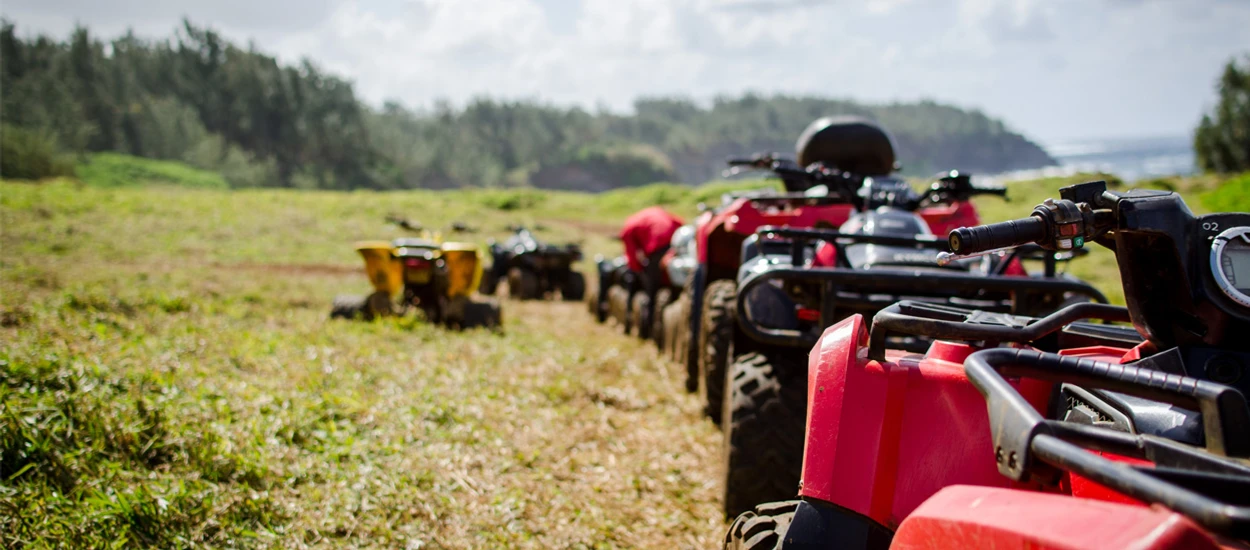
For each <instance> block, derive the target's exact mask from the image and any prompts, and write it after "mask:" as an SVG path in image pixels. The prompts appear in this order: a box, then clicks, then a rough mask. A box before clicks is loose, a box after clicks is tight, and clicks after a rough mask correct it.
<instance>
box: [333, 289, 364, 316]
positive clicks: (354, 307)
mask: <svg viewBox="0 0 1250 550" xmlns="http://www.w3.org/2000/svg"><path fill="white" fill-rule="evenodd" d="M368 303H369V297H368V296H360V295H358V294H343V295H340V296H335V297H334V304H333V305H331V306H330V318H331V319H361V318H364V316H365V308H366V307H367V306H368Z"/></svg>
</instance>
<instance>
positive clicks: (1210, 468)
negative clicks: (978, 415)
mask: <svg viewBox="0 0 1250 550" xmlns="http://www.w3.org/2000/svg"><path fill="white" fill-rule="evenodd" d="M1065 311H1066V310H1065ZM964 371H965V372H966V373H967V376H968V379H969V381H971V382H972V384H973V385H974V386H975V387H976V388H977V390H978V391H980V392H981V395H983V396H984V397H985V400H986V405H987V407H988V409H989V419H990V429H991V432H992V434H993V442H994V444H993V449H991V450H990V451H992V452H993V453H994V456H995V460H996V462H997V463H998V469H999V472H1000V473H1002V474H1003V475H1005V476H1007V477H1009V478H1011V479H1013V480H1016V481H1024V480H1029V479H1032V480H1036V481H1043V482H1048V483H1054V482H1055V481H1056V479H1057V477H1058V474H1059V473H1061V472H1070V473H1072V474H1076V475H1079V476H1082V477H1085V478H1087V479H1090V480H1092V481H1094V482H1096V483H1099V484H1101V485H1104V486H1106V487H1109V488H1111V489H1112V490H1114V491H1117V492H1119V493H1121V494H1124V495H1127V496H1129V497H1132V498H1135V499H1138V500H1141V501H1144V502H1146V503H1149V504H1160V505H1163V506H1166V507H1168V508H1170V509H1172V510H1175V511H1177V512H1179V513H1181V514H1184V515H1186V516H1188V517H1190V518H1191V519H1193V520H1194V521H1195V522H1197V523H1199V524H1201V525H1202V526H1204V527H1206V528H1208V529H1211V530H1212V531H1215V532H1218V533H1221V534H1225V535H1229V536H1233V537H1236V538H1238V539H1242V540H1245V539H1247V537H1250V466H1247V463H1246V461H1245V460H1244V459H1245V458H1246V457H1247V456H1250V409H1247V406H1246V400H1245V397H1244V396H1243V395H1242V394H1241V392H1239V391H1237V390H1236V389H1234V388H1231V387H1229V386H1225V385H1222V384H1218V383H1215V382H1211V381H1207V380H1200V379H1196V378H1190V377H1186V376H1180V375H1176V374H1168V373H1163V372H1160V371H1156V370H1152V369H1146V368H1141V367H1137V366H1133V365H1121V364H1112V363H1106V362H1101V361H1093V360H1090V359H1083V358H1076V357H1064V356H1060V355H1056V354H1050V353H1041V352H1037V351H1033V350H1023V349H1009V348H995V349H989V350H982V351H978V352H976V353H974V354H972V355H971V356H969V357H968V359H967V360H966V361H965V362H964ZM1004 376H1012V377H1017V376H1018V377H1026V378H1035V379H1041V380H1047V381H1051V382H1055V383H1071V384H1076V385H1079V386H1081V387H1084V388H1096V389H1103V390H1110V391H1115V392H1120V393H1125V394H1129V395H1133V396H1137V397H1141V398H1145V399H1150V400H1155V401H1160V402H1163V403H1168V404H1172V405H1174V406H1178V407H1183V408H1187V409H1190V410H1194V411H1198V412H1199V413H1201V415H1202V424H1203V434H1204V439H1205V448H1198V447H1192V446H1189V445H1185V444H1182V443H1178V442H1176V441H1173V440H1170V439H1166V438H1163V437H1159V436H1154V435H1144V434H1138V435H1134V434H1127V433H1123V432H1119V431H1115V430H1113V429H1109V428H1105V427H1098V426H1091V425H1085V424H1076V423H1070V422H1061V421H1056V420H1048V419H1044V418H1043V417H1042V416H1041V414H1039V413H1038V412H1037V411H1036V410H1035V409H1034V408H1033V406H1032V405H1030V404H1029V402H1028V401H1027V400H1026V399H1025V398H1024V397H1023V396H1022V395H1021V394H1020V393H1019V392H1018V391H1016V389H1015V387H1014V386H1012V385H1011V384H1010V383H1008V382H1007V379H1006V378H1004ZM1090 451H1101V452H1107V453H1113V454H1116V455H1121V456H1125V457H1131V458H1137V459H1142V460H1148V461H1150V462H1152V463H1154V466H1153V467H1143V466H1136V465H1129V464H1126V463H1122V462H1115V461H1113V460H1110V459H1107V458H1105V457H1103V456H1100V455H1098V454H1095V453H1093V452H1090ZM1230 457H1233V458H1230Z"/></svg>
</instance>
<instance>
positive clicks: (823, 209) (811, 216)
mask: <svg viewBox="0 0 1250 550" xmlns="http://www.w3.org/2000/svg"><path fill="white" fill-rule="evenodd" d="M852 210H854V208H853V207H852V206H851V205H849V204H828V205H820V206H806V205H802V204H798V205H789V206H787V207H785V208H781V207H775V206H771V205H769V206H765V207H764V209H763V210H761V209H759V208H756V206H755V203H754V202H753V201H752V200H751V199H749V198H740V199H737V200H735V201H734V202H732V203H730V204H729V206H727V207H725V208H723V209H721V210H719V211H717V212H716V213H714V214H712V215H711V216H710V217H707V218H704V217H703V216H700V217H699V218H698V219H697V221H696V224H697V225H696V227H695V239H697V241H698V246H697V248H698V252H699V263H707V262H708V257H707V255H708V246H709V243H708V242H707V241H708V237H709V236H710V235H711V234H712V232H713V231H715V230H716V228H718V227H722V226H723V227H724V228H725V231H728V232H730V233H734V234H738V235H743V236H746V235H750V234H752V233H755V231H756V230H757V229H759V228H761V227H764V226H766V225H775V226H777V227H802V228H806V227H814V226H815V225H816V222H818V221H825V222H828V223H829V224H831V225H833V226H834V227H837V226H839V225H842V224H843V223H845V222H846V220H847V218H850V217H851V212H852Z"/></svg>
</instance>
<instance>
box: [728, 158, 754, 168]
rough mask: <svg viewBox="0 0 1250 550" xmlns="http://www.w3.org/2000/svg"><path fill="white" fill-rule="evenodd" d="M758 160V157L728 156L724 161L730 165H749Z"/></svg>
mask: <svg viewBox="0 0 1250 550" xmlns="http://www.w3.org/2000/svg"><path fill="white" fill-rule="evenodd" d="M758 161H759V159H755V158H751V157H729V158H727V159H725V163H726V164H728V165H730V166H751V165H753V164H755V163H756V162H758Z"/></svg>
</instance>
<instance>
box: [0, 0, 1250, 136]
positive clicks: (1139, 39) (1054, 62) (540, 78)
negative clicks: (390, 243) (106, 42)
mask: <svg viewBox="0 0 1250 550" xmlns="http://www.w3.org/2000/svg"><path fill="white" fill-rule="evenodd" d="M0 11H3V13H4V14H5V16H6V17H9V18H10V19H13V20H15V21H16V22H17V24H18V25H19V29H25V30H26V31H27V32H29V31H30V30H31V29H35V30H39V31H46V32H51V33H54V34H57V35H60V36H65V35H66V34H67V33H68V32H69V30H70V29H71V28H72V27H73V25H74V23H75V22H76V21H77V22H82V23H84V24H87V25H89V26H90V27H91V28H92V29H93V30H95V31H97V32H98V34H100V33H102V34H105V35H116V34H118V33H120V32H122V31H123V30H124V29H125V28H126V27H127V26H133V27H134V28H135V29H136V30H137V31H138V32H140V33H142V34H146V35H150V36H163V35H167V34H168V33H169V32H170V31H171V30H172V29H173V28H174V27H175V26H176V25H177V22H178V20H179V18H180V17H181V16H183V15H186V16H188V17H190V18H191V20H192V21H194V22H196V23H199V24H208V25H212V26H214V27H217V28H219V29H220V30H221V31H223V33H224V34H226V35H227V36H229V37H231V38H233V39H235V40H240V41H245V40H248V39H254V40H255V41H256V43H257V44H258V45H259V46H260V47H261V48H262V49H264V50H267V51H271V52H274V53H275V54H277V55H278V56H279V57H280V58H281V59H283V60H286V61H295V60H298V59H300V58H301V57H309V58H312V59H313V60H315V61H316V62H317V63H319V64H321V65H322V66H324V67H326V68H327V69H328V70H331V71H333V72H336V73H340V74H342V75H345V76H348V77H350V78H352V79H354V80H355V81H356V83H357V86H356V88H357V90H358V91H359V92H360V93H361V94H362V96H363V97H365V98H366V99H367V100H368V101H370V102H373V103H380V102H381V101H383V100H384V99H398V100H400V101H402V102H404V103H407V104H410V105H414V106H428V105H431V104H432V103H433V102H434V101H435V100H436V99H439V98H447V99H451V100H452V101H453V102H463V101H465V100H467V99H468V98H471V97H474V96H483V95H488V96H494V97H508V98H518V97H534V98H540V99H544V100H548V101H554V102H557V103H577V104H581V105H583V106H586V107H593V106H595V105H599V104H607V105H609V106H612V107H614V108H618V109H624V108H628V106H629V105H630V103H631V102H632V100H633V99H634V98H636V97H638V96H640V95H688V96H693V97H696V98H710V97H712V96H714V95H716V94H721V93H728V94H736V93H740V92H742V91H745V90H753V91H759V92H764V93H772V92H785V93H794V94H821V95H832V96H839V97H846V96H851V97H855V98H859V99H864V100H870V101H890V100H895V99H916V98H922V97H929V98H935V99H939V100H943V101H948V102H954V103H957V104H960V105H965V106H976V107H982V108H984V109H985V110H987V111H988V112H990V113H992V114H995V115H999V116H1003V117H1004V118H1006V119H1007V121H1008V122H1009V123H1010V124H1012V125H1013V126H1015V127H1016V128H1018V129H1021V130H1023V131H1025V132H1027V133H1031V134H1033V135H1040V136H1042V137H1048V138H1049V137H1067V136H1079V135H1117V134H1161V133H1180V132H1185V131H1187V130H1188V129H1189V128H1190V127H1191V126H1192V125H1193V123H1194V122H1195V121H1196V120H1197V118H1198V116H1199V113H1200V111H1201V110H1202V108H1203V107H1204V106H1206V105H1207V104H1208V103H1210V102H1211V101H1213V97H1214V92H1213V89H1212V83H1213V81H1214V78H1215V77H1216V76H1217V75H1218V73H1219V71H1220V68H1221V65H1222V63H1223V62H1224V61H1226V60H1227V59H1228V58H1229V57H1230V56H1231V55H1233V54H1234V53H1236V52H1238V51H1250V38H1248V37H1247V35H1246V34H1245V32H1244V29H1246V28H1250V2H1244V1H1240V0H1188V1H1185V2H1171V1H1164V0H1137V1H1133V0H866V1H865V0H859V1H854V0H632V1H626V0H477V1H474V2H465V1H463V0H461V1H456V0H346V1H341V2H331V1H330V0H314V1H307V0H300V1H295V0H274V1H269V2H255V1H244V0H218V1H216V2H207V1H203V2H194V1H191V0H118V1H117V2H108V3H100V2H97V1H93V0H53V1H49V0H5V3H4V5H3V7H2V8H0Z"/></svg>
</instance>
